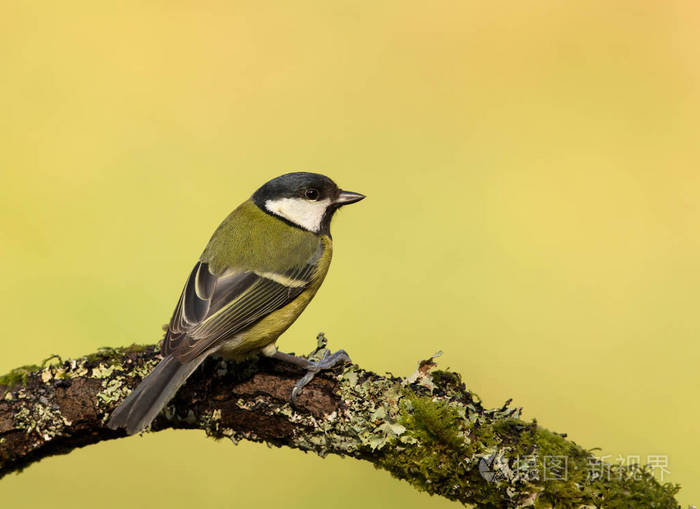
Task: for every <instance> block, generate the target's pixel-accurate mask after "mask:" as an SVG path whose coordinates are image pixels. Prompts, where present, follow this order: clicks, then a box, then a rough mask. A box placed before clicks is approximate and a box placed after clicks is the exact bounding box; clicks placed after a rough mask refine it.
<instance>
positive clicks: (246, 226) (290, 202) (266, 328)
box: [107, 172, 364, 435]
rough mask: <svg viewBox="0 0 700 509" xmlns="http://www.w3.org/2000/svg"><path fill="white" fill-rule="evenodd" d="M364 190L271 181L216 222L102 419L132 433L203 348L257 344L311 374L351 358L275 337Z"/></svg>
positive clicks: (224, 350)
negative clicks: (157, 351)
mask: <svg viewBox="0 0 700 509" xmlns="http://www.w3.org/2000/svg"><path fill="white" fill-rule="evenodd" d="M363 198H364V196H363V195H361V194H359V193H353V192H350V191H343V190H341V189H339V188H338V186H337V185H336V184H335V183H334V182H333V181H332V180H331V179H329V178H328V177H326V176H324V175H319V174H317V173H306V172H295V173H287V174H285V175H282V176H280V177H277V178H275V179H272V180H270V181H269V182H267V183H266V184H265V185H263V186H262V187H261V188H260V189H258V190H257V191H255V193H253V196H251V198H250V199H248V200H247V201H245V202H243V203H242V204H241V205H240V206H238V208H236V209H235V210H234V211H233V212H231V214H229V216H228V217H227V218H226V219H224V221H223V222H222V223H221V225H220V226H219V227H218V228H217V229H216V231H215V232H214V234H213V235H212V237H211V240H210V241H209V243H208V244H207V247H206V248H205V249H204V252H203V253H202V256H201V257H200V258H199V261H198V262H197V263H196V264H195V266H194V269H192V273H191V274H190V276H189V278H188V279H187V282H186V283H185V288H184V289H183V290H182V294H181V295H180V300H179V301H178V303H177V306H176V307H175V311H174V313H173V316H172V318H171V319H170V323H169V325H168V328H167V331H166V334H165V338H164V340H163V343H162V347H161V351H162V354H163V360H162V361H160V363H159V364H158V365H157V366H156V367H155V368H154V369H153V371H152V372H151V373H150V374H149V375H148V376H147V377H146V378H145V379H144V380H143V381H142V382H141V383H140V384H139V385H138V386H137V387H136V389H134V390H133V391H132V392H131V394H129V396H128V397H127V398H126V399H125V400H124V401H123V402H122V403H121V404H120V405H119V406H118V407H117V408H116V409H115V410H114V412H113V413H112V415H111V417H110V419H109V422H108V423H107V425H108V426H109V427H110V428H112V429H117V428H124V429H126V432H127V433H128V434H130V435H131V434H134V433H138V432H139V431H141V430H143V429H144V428H145V427H147V426H148V425H150V424H151V422H152V421H153V419H155V417H156V416H157V415H158V413H159V412H160V411H161V410H162V409H163V407H164V406H165V405H166V404H167V403H168V401H170V399H171V398H172V397H173V396H174V395H175V393H176V392H177V390H178V388H180V386H182V384H183V383H184V382H185V380H187V377H189V376H190V375H191V374H192V372H193V371H194V370H195V369H196V368H197V366H199V365H200V364H201V363H202V361H203V360H204V359H205V358H206V357H208V356H209V355H212V354H216V355H221V356H223V357H225V358H230V359H241V358H245V357H247V356H248V355H250V354H253V353H256V352H259V353H262V354H263V355H266V356H269V357H273V358H276V359H279V360H282V361H285V362H291V363H293V364H295V365H297V366H300V367H302V368H303V369H305V370H307V374H306V376H304V378H302V379H301V380H300V381H299V382H298V383H297V384H296V386H295V387H294V390H293V393H292V399H294V398H295V397H296V395H297V394H298V393H299V392H300V390H301V389H302V387H303V386H304V385H305V384H306V383H308V382H309V381H310V380H311V379H312V378H313V376H314V374H315V373H317V372H318V371H321V370H323V369H328V368H331V367H333V366H334V365H336V364H338V363H339V362H347V361H349V360H350V359H349V357H348V356H347V354H346V353H345V352H344V351H342V350H340V351H338V352H335V353H334V354H331V355H327V356H326V357H325V358H324V359H322V360H321V361H316V362H314V361H309V360H307V359H305V358H303V357H295V356H294V355H290V354H286V353H283V352H279V351H278V350H277V348H276V346H275V342H276V341H277V338H278V337H279V336H280V334H282V333H283V332H284V331H285V330H287V328H289V326H290V325H291V324H292V323H293V322H294V321H295V320H296V319H297V318H298V317H299V315H300V314H301V312H302V311H303V310H304V308H306V306H307V305H308V304H309V302H310V301H311V299H312V298H313V296H314V295H315V294H316V291H317V290H318V288H319V287H320V286H321V283H322V282H323V279H324V277H325V276H326V273H327V272H328V267H329V265H330V262H331V254H332V241H331V234H330V223H331V218H332V217H333V214H334V213H335V211H337V210H338V209H339V208H340V207H342V206H343V205H347V204H350V203H355V202H357V201H360V200H362V199H363Z"/></svg>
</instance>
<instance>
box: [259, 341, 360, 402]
mask: <svg viewBox="0 0 700 509" xmlns="http://www.w3.org/2000/svg"><path fill="white" fill-rule="evenodd" d="M319 336H320V335H319ZM321 341H322V340H321V338H319V348H317V349H316V350H314V352H312V354H311V356H312V357H313V356H314V355H315V354H317V353H319V352H320V351H323V354H322V356H321V358H320V359H319V360H309V359H307V358H306V357H297V356H296V355H292V354H288V353H284V352H280V351H279V350H277V348H276V347H275V346H274V345H270V346H268V347H266V348H264V349H263V350H262V353H263V355H265V356H266V357H270V358H272V359H277V360H279V361H282V362H286V363H288V364H293V365H294V366H298V367H300V368H301V369H305V370H306V374H305V375H304V376H303V377H302V378H301V379H299V381H298V382H297V383H296V384H295V385H294V388H293V389H292V403H294V402H295V400H296V398H297V397H298V396H299V394H301V391H302V389H303V388H304V386H305V385H306V384H308V383H309V382H310V381H311V380H313V379H314V377H315V376H316V374H317V373H319V372H321V371H324V370H326V369H331V368H334V367H335V366H337V365H338V364H345V363H349V362H352V361H351V360H350V356H349V355H348V354H347V353H346V352H345V350H338V351H337V352H333V353H331V351H330V350H328V349H327V348H325V338H323V343H322V342H321Z"/></svg>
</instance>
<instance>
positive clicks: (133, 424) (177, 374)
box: [107, 355, 206, 435]
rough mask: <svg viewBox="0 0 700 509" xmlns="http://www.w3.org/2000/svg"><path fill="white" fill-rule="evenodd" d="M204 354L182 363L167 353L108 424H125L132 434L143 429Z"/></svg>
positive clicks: (115, 427) (116, 411)
mask: <svg viewBox="0 0 700 509" xmlns="http://www.w3.org/2000/svg"><path fill="white" fill-rule="evenodd" d="M205 357H206V355H202V356H201V357H198V358H196V359H194V360H191V361H189V362H186V363H184V364H183V363H181V362H180V361H178V360H177V359H175V357H173V356H172V355H168V356H166V357H165V358H164V359H163V360H162V361H160V363H159V364H158V365H157V366H156V367H155V369H154V370H153V371H152V372H151V374H150V375H148V376H147V377H146V378H144V379H143V380H142V381H141V383H140V384H139V385H138V386H137V387H136V389H134V390H133V391H131V394H129V396H128V397H127V398H126V399H125V400H124V401H122V403H121V404H120V405H119V406H118V407H117V408H116V409H115V410H114V412H112V416H111V417H110V418H109V422H108V423H107V426H108V427H110V428H111V429H117V428H124V429H126V432H127V434H129V435H133V434H134V433H138V432H139V431H142V430H143V429H144V428H145V427H146V426H148V425H149V424H151V422H153V419H155V418H156V416H157V415H158V414H159V413H160V411H161V410H162V409H163V407H164V406H165V405H166V404H167V403H168V401H170V400H171V399H172V398H173V396H175V393H176V392H177V390H178V389H179V388H180V386H181V385H182V384H184V383H185V380H187V377H189V376H190V375H191V374H192V372H193V371H194V370H195V369H196V368H197V366H199V365H200V364H201V362H202V361H203V360H204V358H205Z"/></svg>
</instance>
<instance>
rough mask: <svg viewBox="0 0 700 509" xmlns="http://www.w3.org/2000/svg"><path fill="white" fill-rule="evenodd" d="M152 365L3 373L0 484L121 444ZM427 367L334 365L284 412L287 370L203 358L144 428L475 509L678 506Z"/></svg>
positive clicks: (124, 360)
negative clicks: (311, 462)
mask: <svg viewBox="0 0 700 509" xmlns="http://www.w3.org/2000/svg"><path fill="white" fill-rule="evenodd" d="M323 346H324V343H322V342H320V343H319V349H317V350H316V352H315V355H320V354H321V353H322V351H323V350H322V348H323ZM159 359H160V356H159V353H158V349H157V347H155V346H132V347H128V348H118V349H110V348H108V349H102V350H100V351H99V352H98V353H96V354H93V355H88V356H86V357H82V358H80V359H75V360H67V361H62V360H61V359H60V358H57V357H53V358H51V359H48V360H47V361H45V362H44V364H43V365H42V366H28V367H24V368H18V369H16V370H14V371H12V372H11V373H9V374H8V375H5V376H4V377H0V477H2V476H3V475H5V474H7V473H9V472H13V471H18V470H21V469H22V468H24V467H26V466H27V465H29V464H31V463H32V462H34V461H38V460H40V459H41V458H44V457H47V456H51V455H54V454H64V453H68V452H70V451H71V450H73V449H75V448H76V447H82V446H85V445H88V444H92V443H96V442H99V441H101V440H111V439H114V438H120V437H123V436H125V435H124V433H123V432H121V431H112V430H110V429H108V428H107V427H106V426H105V422H106V420H107V418H108V416H109V414H110V412H111V411H112V410H113V409H114V408H115V407H116V405H117V404H118V403H119V401H121V400H122V399H123V398H124V397H125V396H126V395H127V394H128V392H129V391H130V389H132V388H133V387H135V386H136V384H138V383H139V381H140V380H141V379H142V378H143V377H144V376H145V375H146V374H147V373H148V372H149V371H150V370H151V369H152V368H153V366H154V365H155V364H156V363H157V362H158V360H159ZM434 367H435V364H434V362H433V360H432V359H429V360H427V361H423V362H422V363H421V365H420V367H419V369H418V370H417V371H416V373H414V374H413V375H411V376H410V377H408V378H406V379H403V378H397V377H394V376H391V375H388V376H380V375H377V374H374V373H371V372H368V371H365V370H362V369H360V368H358V367H357V366H349V367H346V368H339V369H337V370H335V371H334V372H331V373H325V374H322V375H320V376H318V377H316V379H314V380H313V381H312V382H311V383H310V384H309V385H308V386H307V387H306V388H305V389H304V392H303V393H302V394H301V396H300V397H299V398H298V400H297V402H296V404H295V405H291V404H290V399H289V396H290V394H291V390H292V387H293V385H294V383H295V381H296V380H297V379H298V378H299V376H300V373H299V372H298V371H297V370H296V369H294V368H291V367H289V366H286V365H282V364H280V363H278V362H275V361H271V360H269V359H252V360H249V361H246V362H243V363H237V364H236V363H231V362H227V361H223V360H217V359H209V360H208V361H207V362H205V363H204V365H203V366H202V367H201V368H200V369H198V370H197V372H196V373H195V374H194V375H193V376H192V377H191V378H190V380H188V382H187V384H186V385H185V386H184V387H183V388H182V389H181V390H180V391H179V392H178V394H177V396H176V397H175V399H174V400H173V401H172V402H171V403H170V404H169V405H168V406H167V408H166V409H165V411H164V412H162V414H161V415H160V416H159V417H158V418H157V419H156V420H155V421H154V423H153V426H152V429H151V431H159V430H162V429H168V428H175V429H182V428H188V429H192V428H199V429H202V430H204V431H205V432H206V434H207V435H209V436H212V437H215V438H222V437H227V438H230V439H231V440H232V441H233V442H234V443H235V442H237V441H239V440H241V439H247V440H252V441H256V442H267V443H269V444H273V445H276V446H288V447H293V448H296V449H301V450H304V451H313V452H315V453H317V454H319V455H321V456H325V455H326V454H339V455H344V456H351V457H354V458H358V459H361V460H365V461H369V462H370V463H373V464H374V465H375V466H376V467H378V468H382V469H386V470H388V471H389V472H391V474H392V475H394V476H395V477H397V478H399V479H403V480H406V481H408V482H409V483H411V484H412V485H413V486H415V487H416V488H417V489H420V490H424V491H427V492H429V493H431V494H436V495H440V496H443V497H447V498H449V499H452V500H457V501H460V502H462V503H464V504H473V505H476V506H477V507H482V508H521V507H537V508H544V507H557V508H569V507H571V508H584V507H605V508H630V507H640V508H641V507H656V508H676V507H678V504H677V502H676V501H675V499H674V495H675V494H676V492H677V491H678V487H677V486H675V485H671V484H661V483H659V482H658V481H657V480H656V479H655V478H654V477H653V476H652V474H651V472H650V471H649V470H648V469H647V468H644V467H639V466H624V467H622V466H614V465H609V464H605V463H600V462H599V461H598V460H596V458H595V457H594V456H593V455H592V454H591V453H590V452H589V451H587V450H585V449H583V448H582V447H580V446H578V445H577V444H575V443H573V442H571V441H567V440H566V438H565V435H562V434H557V433H552V432H550V431H547V430H546V429H544V428H542V427H540V426H539V425H538V424H537V423H536V422H529V423H528V422H524V421H522V420H521V419H520V418H519V416H520V409H517V408H509V404H508V403H506V404H505V405H504V406H502V407H500V408H496V409H486V408H484V407H483V406H482V404H481V403H480V401H479V399H478V397H477V396H476V395H475V394H474V393H472V392H470V391H468V390H467V389H466V388H465V386H464V384H463V383H462V381H461V378H460V376H459V375H458V374H456V373H451V372H446V371H437V370H434V369H433V368H434ZM548 458H549V459H548ZM552 458H553V459H552ZM557 458H559V460H557ZM561 458H566V460H565V461H566V464H564V463H563V461H564V460H562V459H561ZM548 461H549V463H550V464H548ZM552 462H553V463H552Z"/></svg>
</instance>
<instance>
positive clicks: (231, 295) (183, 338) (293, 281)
mask: <svg viewBox="0 0 700 509" xmlns="http://www.w3.org/2000/svg"><path fill="white" fill-rule="evenodd" d="M315 270H316V264H315V263H309V264H306V265H304V266H303V267H299V268H296V269H293V270H290V271H288V272H287V273H286V274H270V273H257V272H253V271H227V272H224V273H223V274H221V275H219V276H216V275H214V274H212V273H211V272H210V270H209V265H208V264H207V263H206V262H202V261H200V262H198V263H197V264H196V265H195V267H194V269H193V270H192V273H191V274H190V277H189V279H188V280H187V283H186V284H185V288H184V289H183V291H182V295H181V296H180V300H179V302H178V305H177V307H176V308H175V312H174V313H173V317H172V319H171V321H170V325H169V327H168V332H167V333H166V336H165V340H164V342H163V353H164V354H166V355H168V354H172V355H173V356H174V357H175V358H177V359H178V360H180V361H181V362H189V361H191V360H193V359H195V358H196V357H199V356H200V355H202V354H203V353H205V352H210V351H212V350H213V349H215V348H217V347H218V346H219V345H220V344H221V343H222V342H223V341H225V340H226V339H229V338H231V337H232V336H234V335H235V334H236V333H238V332H240V331H242V330H243V329H245V328H246V327H248V326H251V325H252V324H254V323H255V322H257V321H258V320H260V319H261V318H263V317H264V316H266V315H267V314H269V313H271V312H273V311H275V310H276V309H279V308H281V307H283V306H284V305H285V304H287V303H289V302H291V301H292V300H294V299H295V298H296V297H297V296H298V295H299V294H300V293H301V292H303V291H304V289H306V288H307V287H308V285H309V283H310V282H311V280H312V279H313V276H314V273H315Z"/></svg>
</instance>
